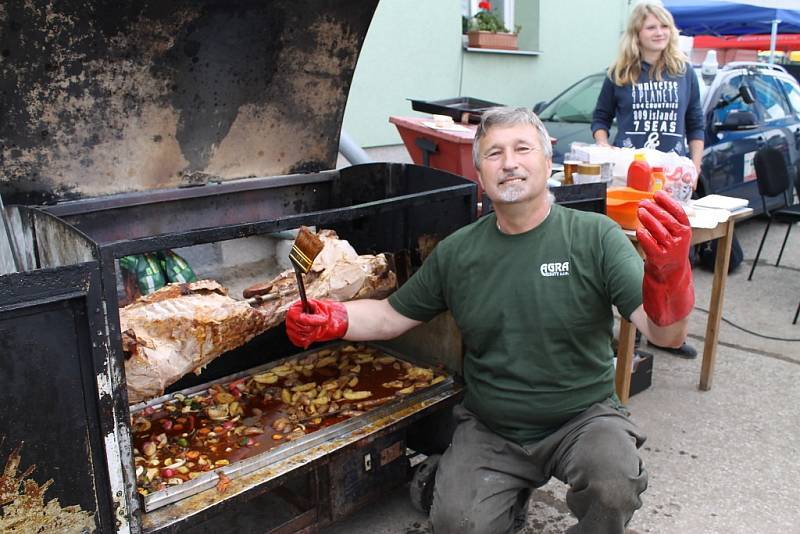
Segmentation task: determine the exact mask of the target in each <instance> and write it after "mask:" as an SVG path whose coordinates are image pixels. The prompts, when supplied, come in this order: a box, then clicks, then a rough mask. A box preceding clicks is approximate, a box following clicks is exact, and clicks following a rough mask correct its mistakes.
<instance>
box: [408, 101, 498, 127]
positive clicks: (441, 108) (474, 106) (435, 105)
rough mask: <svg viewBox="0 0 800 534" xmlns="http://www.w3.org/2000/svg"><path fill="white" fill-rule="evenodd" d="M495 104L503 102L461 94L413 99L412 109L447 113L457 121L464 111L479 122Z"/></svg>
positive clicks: (441, 113)
mask: <svg viewBox="0 0 800 534" xmlns="http://www.w3.org/2000/svg"><path fill="white" fill-rule="evenodd" d="M409 100H411V99H409ZM495 106H502V104H497V103H495V102H489V101H488V100H479V99H477V98H472V97H469V96H459V97H456V98H447V99H444V100H411V109H413V110H414V111H420V112H422V113H433V114H436V115H447V116H448V117H452V118H453V120H454V121H456V122H461V119H462V117H463V115H464V113H467V114H468V117H469V122H471V123H478V122H480V121H481V114H482V113H483V112H484V111H486V110H487V109H489V108H492V107H495Z"/></svg>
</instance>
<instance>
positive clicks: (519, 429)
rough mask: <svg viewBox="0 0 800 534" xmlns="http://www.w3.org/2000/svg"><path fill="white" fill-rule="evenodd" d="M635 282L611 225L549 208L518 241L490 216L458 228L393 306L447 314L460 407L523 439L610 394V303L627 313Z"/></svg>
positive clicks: (630, 253)
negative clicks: (455, 336) (460, 376)
mask: <svg viewBox="0 0 800 534" xmlns="http://www.w3.org/2000/svg"><path fill="white" fill-rule="evenodd" d="M642 276H643V266H642V260H641V258H640V257H639V255H638V254H637V253H636V250H635V249H634V247H633V245H632V244H631V242H630V240H629V239H628V238H627V237H626V236H625V234H623V233H622V231H621V230H620V228H619V226H617V224H616V223H614V222H613V221H612V220H611V219H609V218H607V217H606V216H604V215H600V214H596V213H587V212H581V211H576V210H572V209H569V208H565V207H563V206H559V205H553V207H552V210H551V212H550V214H549V215H548V216H547V218H546V219H545V220H544V221H543V222H542V224H540V225H539V226H537V227H536V228H534V229H533V230H530V231H528V232H525V233H522V234H517V235H506V234H503V233H502V232H500V231H499V230H498V228H497V218H496V217H495V215H494V214H490V215H487V216H486V217H483V218H482V219H479V220H478V221H476V222H474V223H472V224H470V225H468V226H465V227H464V228H461V229H459V230H458V231H457V232H455V233H453V234H452V235H451V236H449V237H448V238H446V239H444V240H443V241H442V242H441V243H439V244H438V245H437V247H436V248H435V249H434V251H433V253H432V254H431V255H430V256H429V257H428V259H427V260H425V262H424V264H423V265H422V267H421V268H420V270H419V271H418V272H417V273H416V274H415V275H414V276H413V277H412V278H411V279H409V280H408V282H406V283H405V284H404V285H403V286H402V287H401V288H400V289H398V290H397V291H396V292H395V293H394V294H393V295H392V296H390V297H389V303H390V304H391V305H392V307H393V308H394V309H395V310H396V311H398V312H399V313H401V314H402V315H405V316H406V317H409V318H411V319H415V320H419V321H428V320H430V319H432V318H433V317H434V316H436V315H437V314H438V313H440V312H442V311H444V310H446V309H449V310H450V311H451V313H452V314H453V317H454V318H455V320H456V322H457V323H458V326H459V328H460V330H461V334H462V337H463V340H464V346H465V356H464V378H465V381H466V384H467V392H466V398H465V401H464V402H465V406H466V408H467V409H469V410H470V411H472V412H473V413H475V414H476V415H477V416H478V417H479V418H480V419H481V421H483V422H484V423H485V424H486V425H487V426H489V428H491V429H492V430H494V431H495V432H497V433H498V434H500V435H502V436H504V437H506V438H508V439H511V440H513V441H516V442H518V443H522V444H525V443H531V442H533V441H537V440H540V439H542V438H544V437H546V436H547V435H549V434H550V433H551V432H553V431H555V430H556V429H557V428H558V427H560V426H561V425H562V424H564V423H565V422H566V421H568V420H569V419H571V418H572V417H574V416H576V415H578V414H579V413H581V412H582V411H584V410H586V409H587V408H589V407H590V406H591V405H593V404H594V403H597V402H601V401H603V400H605V399H607V398H609V397H610V396H612V395H614V365H613V352H612V349H611V341H612V337H613V332H612V327H613V310H612V305H614V306H616V307H617V308H618V310H619V312H620V313H621V314H622V315H623V316H624V317H626V318H629V317H630V314H631V313H632V312H633V311H634V310H635V309H636V308H637V307H639V306H640V305H641V304H642Z"/></svg>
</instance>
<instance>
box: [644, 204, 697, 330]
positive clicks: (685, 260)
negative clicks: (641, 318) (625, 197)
mask: <svg viewBox="0 0 800 534" xmlns="http://www.w3.org/2000/svg"><path fill="white" fill-rule="evenodd" d="M653 200H654V201H655V202H650V201H648V200H643V201H642V202H641V203H640V204H639V210H638V213H637V214H638V216H639V221H641V223H642V227H640V228H638V229H637V230H636V239H638V240H639V244H640V245H641V247H642V249H643V250H644V253H645V262H644V280H643V282H642V298H643V300H644V311H645V312H646V313H647V316H648V317H649V318H650V320H651V321H653V322H654V323H655V324H657V325H658V326H667V325H670V324H673V323H675V322H677V321H680V320H681V319H683V318H684V317H686V316H687V315H689V313H691V311H692V308H693V307H694V283H693V281H692V266H691V264H690V263H689V247H691V244H692V228H691V226H690V225H689V218H688V217H687V216H686V213H685V212H684V211H683V208H682V207H681V205H680V204H678V203H677V202H675V201H674V200H672V199H671V198H670V197H669V195H667V194H666V193H664V192H663V191H658V192H656V194H655V197H654V198H653Z"/></svg>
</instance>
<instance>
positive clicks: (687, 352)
mask: <svg viewBox="0 0 800 534" xmlns="http://www.w3.org/2000/svg"><path fill="white" fill-rule="evenodd" d="M647 344H648V345H649V346H651V347H655V348H657V349H659V350H663V351H664V352H669V353H670V354H674V355H675V356H678V357H679V358H686V359H687V360H693V359H695V358H697V350H695V348H694V347H692V346H691V345H689V344H688V343H684V344H683V345H681V346H680V347H678V348H677V349H674V348H672V347H659V346H658V345H656V344H655V343H650V341H648V342H647Z"/></svg>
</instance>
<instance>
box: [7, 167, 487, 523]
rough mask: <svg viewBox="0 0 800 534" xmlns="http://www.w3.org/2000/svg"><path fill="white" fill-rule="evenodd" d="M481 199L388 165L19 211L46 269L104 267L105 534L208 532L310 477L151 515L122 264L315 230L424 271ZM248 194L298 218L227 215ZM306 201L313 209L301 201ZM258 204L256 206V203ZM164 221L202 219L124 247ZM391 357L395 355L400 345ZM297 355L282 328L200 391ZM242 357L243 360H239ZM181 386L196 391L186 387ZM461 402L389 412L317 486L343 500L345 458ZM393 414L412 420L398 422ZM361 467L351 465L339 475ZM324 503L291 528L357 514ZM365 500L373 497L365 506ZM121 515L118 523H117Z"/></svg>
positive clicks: (452, 389)
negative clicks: (134, 435) (431, 239)
mask: <svg viewBox="0 0 800 534" xmlns="http://www.w3.org/2000/svg"><path fill="white" fill-rule="evenodd" d="M206 187H209V186H206ZM476 194H477V188H476V186H475V184H474V183H472V182H470V181H468V180H466V179H463V178H461V177H457V176H455V175H451V174H449V173H446V172H443V171H438V170H433V169H427V168H423V167H418V166H415V165H404V164H387V163H378V164H368V165H362V166H355V167H350V168H346V169H342V170H341V171H326V172H324V173H319V174H311V175H298V176H296V177H292V176H287V177H277V178H263V179H256V180H254V181H253V182H252V183H247V184H242V183H233V184H220V185H218V186H210V187H209V188H208V189H206V188H205V187H203V188H192V189H189V190H186V191H183V190H177V191H158V192H155V193H154V195H153V196H154V201H153V202H148V198H147V196H148V195H147V194H136V195H127V196H124V197H113V198H106V199H101V200H82V201H79V202H76V203H68V204H64V205H57V206H52V207H20V208H18V209H19V213H20V220H21V221H23V223H24V226H25V232H24V233H25V235H26V236H27V237H26V240H25V244H26V247H27V248H31V249H33V252H34V253H33V254H31V256H33V257H35V258H36V261H37V262H38V265H37V267H39V268H46V269H51V270H56V271H58V270H61V269H71V268H74V267H73V265H75V264H79V265H85V264H87V263H88V264H92V265H95V266H96V269H97V273H98V275H99V284H98V287H97V291H96V295H95V298H96V300H97V302H95V303H93V306H94V307H95V309H96V310H100V314H101V316H102V319H103V326H104V328H100V329H97V331H96V332H94V336H95V341H94V343H93V345H94V350H95V352H96V353H97V354H96V355H95V356H94V361H95V372H96V377H95V378H96V381H97V382H98V384H103V387H99V386H98V389H97V390H96V391H88V390H87V392H86V394H87V396H89V397H90V398H93V399H92V402H93V403H94V404H96V409H97V411H98V413H99V421H100V423H99V425H98V426H99V430H100V432H99V433H98V434H99V435H97V436H96V440H95V441H96V443H98V444H99V443H103V444H104V449H105V450H104V451H103V450H98V451H96V452H97V453H99V454H101V455H102V453H103V452H104V453H105V466H104V467H105V470H106V471H107V472H108V475H107V478H108V479H109V484H108V490H107V493H106V492H101V493H103V494H104V495H107V497H104V496H103V495H100V496H99V500H102V501H104V503H103V505H102V506H98V510H97V511H98V515H103V516H104V517H102V518H101V519H99V520H98V524H100V525H103V526H104V530H105V526H107V525H114V526H115V527H114V528H113V529H112V530H116V531H117V532H126V531H127V530H126V529H130V531H132V532H173V531H175V532H177V531H183V530H185V529H192V528H200V527H199V526H198V525H202V524H204V522H206V521H209V520H211V519H213V518H214V517H216V516H218V515H219V514H234V515H238V514H239V513H240V511H241V510H242V509H244V503H246V502H248V501H249V500H250V499H252V498H254V496H258V495H263V494H264V493H265V492H268V491H273V490H275V489H276V488H279V487H281V485H282V484H283V483H284V480H283V479H286V480H289V479H290V478H291V477H292V476H295V475H297V474H298V473H300V472H302V470H301V471H298V470H297V469H292V470H288V471H287V472H286V473H285V474H284V475H283V476H279V477H272V478H270V477H265V479H264V480H263V481H261V482H259V483H256V484H254V485H252V486H251V487H249V488H247V489H246V490H243V491H241V492H239V493H237V494H235V495H232V496H230V497H222V498H220V499H216V500H215V502H214V503H213V504H212V505H208V504H207V502H206V503H205V504H202V505H196V504H194V503H191V504H190V503H178V506H175V505H168V506H167V507H165V508H164V509H161V510H156V511H154V512H148V513H145V512H144V511H143V510H141V509H140V501H139V497H138V495H137V493H136V483H135V474H134V468H133V454H132V446H131V438H130V409H129V406H128V403H127V389H126V386H125V380H124V358H125V355H124V353H123V351H122V344H121V339H120V331H119V330H120V329H119V302H118V297H117V291H118V288H117V272H116V269H117V267H116V265H117V260H118V259H119V258H120V257H121V256H123V255H127V254H136V253H143V252H152V251H156V250H160V249H162V248H178V247H181V246H187V245H194V244H200V243H214V242H218V241H224V240H228V239H235V238H238V237H244V236H250V235H263V234H270V233H273V232H278V231H283V230H288V229H292V228H296V227H297V226H299V225H301V224H304V225H309V226H311V225H313V226H317V227H320V228H333V229H334V230H336V231H337V232H338V233H339V234H340V236H341V237H342V238H344V239H348V241H350V242H351V244H352V245H353V246H354V248H356V250H357V251H358V252H359V253H368V252H389V253H397V254H398V256H402V257H405V258H407V261H408V262H409V263H411V264H412V265H419V264H420V253H419V251H417V250H416V249H417V246H418V239H419V238H420V237H422V236H430V235H435V236H437V237H438V238H441V237H445V236H446V235H447V234H449V233H451V232H452V231H455V230H456V229H458V228H460V227H461V226H463V225H464V224H467V223H469V222H471V221H473V220H474V219H475V216H476V215H475V211H476V209H475V207H476ZM239 195H243V196H246V197H252V196H254V195H255V197H256V198H269V199H270V205H272V206H275V205H279V206H283V208H284V210H285V212H286V213H284V214H283V215H282V216H281V215H278V216H272V218H264V219H257V217H260V216H263V213H262V214H256V216H253V215H252V213H251V212H249V211H247V210H241V211H240V212H238V214H239V215H240V220H236V215H237V212H235V211H231V210H227V209H222V210H220V209H219V206H220V203H221V200H220V197H222V198H224V202H225V203H226V204H227V203H230V204H231V205H233V206H237V205H244V204H246V202H244V201H243V202H237V199H238V196H239ZM297 198H301V199H303V200H302V201H299V202H295V200H296V199H297ZM248 202H255V201H253V200H252V199H251V200H248ZM309 207H311V208H312V209H311V210H310V211H304V210H307V209H309ZM142 211H145V212H149V216H150V218H143V217H142ZM159 212H161V213H164V212H168V213H171V214H172V216H173V217H179V216H180V214H181V213H183V214H188V213H189V212H191V214H192V217H188V216H187V217H186V220H187V221H189V222H187V224H186V225H185V226H184V227H183V228H180V229H179V231H174V232H169V233H161V234H158V235H141V234H142V233H144V232H142V231H138V230H137V232H139V235H138V237H135V238H132V239H127V240H117V239H115V237H114V236H115V232H117V231H118V230H119V229H120V228H123V229H124V228H125V225H126V224H128V223H130V224H132V225H136V224H139V223H140V222H143V224H144V226H145V227H148V228H149V227H152V226H154V225H158V224H160V223H159V221H158V220H157V217H158V213H159ZM153 213H155V215H154V214H153ZM192 221H202V222H203V224H204V227H202V228H197V227H196V226H197V224H195V223H194V222H192ZM112 223H113V227H111V225H112ZM148 225H149V226H148ZM134 233H135V232H134ZM33 272H34V275H36V274H38V273H37V271H36V270H34V271H33ZM1 311H2V309H0V312H1ZM411 337H412V338H414V337H415V336H414V335H412V336H411ZM419 339H423V337H419ZM412 346H413V341H412ZM387 348H388V349H389V350H391V345H388V346H387ZM54 350H55V349H54ZM407 351H408V342H407V341H406V345H405V346H404V350H402V351H400V354H409V353H408V352H407ZM297 352H298V350H297V349H296V348H294V347H293V346H291V345H290V344H289V343H288V340H287V339H286V337H285V333H284V332H283V331H282V329H273V330H271V331H269V332H267V333H266V334H264V335H262V336H257V337H256V338H255V339H254V340H253V341H251V342H250V343H248V344H247V345H245V346H244V347H242V348H240V349H237V350H235V351H232V352H231V353H228V354H226V355H224V356H223V357H220V358H219V359H218V360H216V361H214V362H212V364H210V365H209V367H208V368H207V369H206V370H205V371H204V373H203V375H201V376H200V377H199V378H192V380H195V381H196V382H198V383H207V382H210V381H213V380H215V379H216V378H219V377H224V376H228V375H230V374H233V373H235V372H236V371H241V370H243V369H246V368H248V367H252V366H253V365H252V362H253V361H254V359H253V358H255V361H262V362H265V361H273V360H275V359H280V358H284V357H287V356H289V355H294V354H296V353H297ZM240 357H241V360H239V359H238V358H240ZM259 358H260V360H259ZM438 358H439V355H432V358H430V357H429V359H425V358H423V359H422V360H421V362H420V363H430V364H434V363H437V362H436V360H437V359H438ZM235 362H238V363H235ZM451 367H454V369H453V371H454V372H455V373H456V374H458V372H459V371H460V369H458V367H457V362H456V364H455V366H453V365H451ZM179 384H180V386H181V387H186V383H185V381H182V382H181V383H179ZM176 385H177V384H176ZM437 391H438V390H437ZM459 396H460V387H458V386H455V385H453V384H449V385H448V388H447V391H446V392H445V393H441V394H436V395H432V397H431V398H430V399H421V400H416V401H413V402H411V405H410V406H395V408H394V409H387V412H391V413H388V414H387V413H386V412H377V415H376V417H377V416H380V417H378V419H381V417H382V418H383V419H384V420H385V421H384V423H382V424H376V425H375V426H373V427H371V429H370V431H369V432H367V433H365V434H364V437H363V438H360V439H350V440H349V441H347V442H346V443H343V444H341V446H340V447H337V448H335V451H334V452H335V454H330V455H326V454H321V455H318V456H314V457H313V458H311V459H308V460H307V461H305V462H303V464H304V465H303V469H308V476H310V477H311V479H313V481H315V482H314V484H323V481H325V480H327V482H328V483H330V484H331V490H330V491H331V492H334V493H335V492H337V491H340V490H341V488H338V487H337V481H336V480H330V477H331V475H330V474H329V473H328V471H327V470H328V468H329V467H330V465H332V462H333V463H336V461H334V460H333V458H345V459H346V458H347V454H350V453H349V452H348V451H351V453H352V454H356V452H355V451H358V450H360V449H362V448H363V447H365V446H368V445H369V444H370V443H374V442H380V441H381V440H383V439H386V440H393V441H392V443H394V444H395V446H397V445H396V443H397V442H398V441H402V442H403V443H405V433H406V431H407V429H408V428H409V427H413V424H414V423H415V422H417V421H418V420H420V418H422V417H425V416H428V415H434V414H436V413H437V412H440V411H442V410H446V409H447V408H449V407H450V406H452V404H453V403H454V402H455V401H456V399H457V398H459ZM393 413H397V414H402V415H398V416H397V417H394V416H393V415H392V414H393ZM371 417H372V416H371ZM387 418H388V420H386V419H387ZM359 432H360V431H359ZM398 436H399V437H398ZM339 437H341V436H339ZM339 437H337V438H336V439H338V438H339ZM332 439H333V438H332ZM365 440H366V442H365ZM376 440H377V441H376ZM334 441H335V439H334ZM367 442H368V443H367ZM365 443H367V444H366V445H365ZM370 446H371V445H370ZM41 460H44V459H41ZM290 460H291V459H290ZM342 462H344V463H342ZM351 464H352V462H348V461H346V460H342V461H339V463H338V464H336V465H339V466H340V467H341V466H347V465H351ZM97 467H99V466H96V468H97ZM295 467H296V466H295ZM387 469H388V467H387ZM390 471H391V473H393V474H392V475H391V476H390V475H389V474H388V473H390ZM390 471H387V472H386V473H387V474H386V475H385V476H387V477H390V478H392V477H394V478H392V480H393V482H392V481H390V480H389V478H387V480H386V481H384V482H382V483H381V484H379V485H377V486H375V487H372V490H371V491H370V495H369V498H372V497H375V496H377V495H378V494H379V493H380V491H381V490H379V488H380V487H382V486H387V487H388V486H389V485H390V484H396V483H397V480H396V478H397V476H399V475H398V473H400V472H402V469H400V468H399V467H396V466H395V467H393V468H392V469H390ZM337 472H340V471H337ZM367 482H368V481H365V482H364V483H367ZM369 483H370V484H371V483H372V482H369ZM312 485H313V484H312ZM321 487H322V488H323V489H320V488H321ZM315 492H316V497H314V499H316V500H313V499H312V500H313V504H314V506H313V508H314V510H316V511H315V512H314V514H312V515H313V518H311V516H310V515H308V511H306V513H303V514H300V516H298V517H297V518H294V519H293V521H295V522H294V523H292V522H290V523H291V524H292V525H294V527H293V528H295V527H296V528H300V525H302V524H305V522H308V521H310V520H311V519H313V521H312V523H316V524H324V523H325V522H328V521H330V520H331V518H332V517H339V516H341V514H343V513H346V510H338V511H337V510H331V509H330V506H331V504H330V503H331V502H336V503H341V502H346V501H347V499H345V498H344V497H341V496H338V497H337V496H336V495H333V496H331V495H328V496H327V497H325V495H323V494H322V493H324V487H323V486H320V487H317V488H316V490H315ZM323 497H325V498H323ZM363 499H367V497H366V496H362V500H363ZM193 500H194V499H188V501H193ZM67 502H68V501H67ZM168 509H169V510H168ZM109 512H111V513H112V514H114V515H113V516H111V515H110V514H109ZM310 518H311V519H310Z"/></svg>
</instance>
